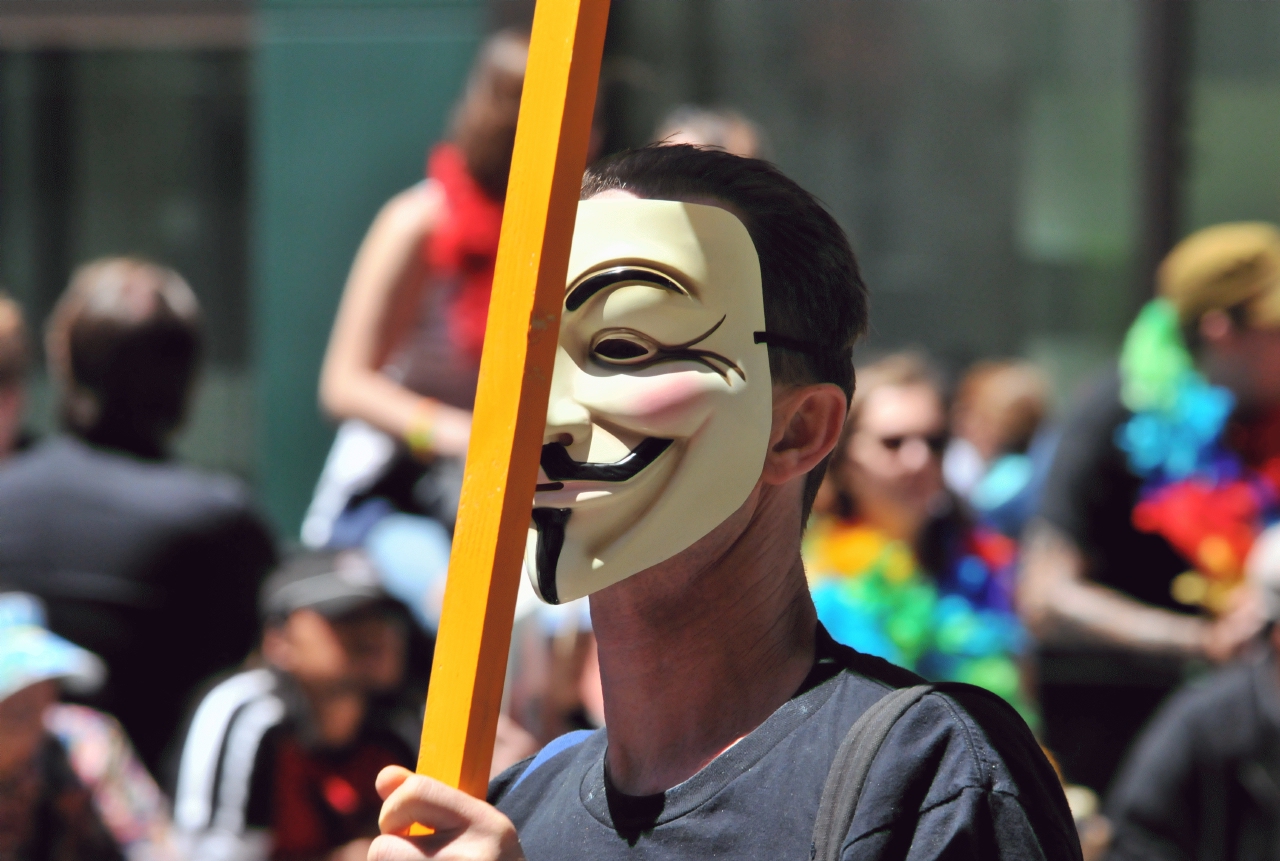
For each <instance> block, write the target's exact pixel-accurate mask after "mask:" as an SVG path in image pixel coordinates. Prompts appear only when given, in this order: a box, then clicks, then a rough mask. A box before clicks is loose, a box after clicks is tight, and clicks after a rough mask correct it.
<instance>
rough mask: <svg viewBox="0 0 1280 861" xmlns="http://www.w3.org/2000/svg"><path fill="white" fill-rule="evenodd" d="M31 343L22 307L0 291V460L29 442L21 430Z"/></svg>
mask: <svg viewBox="0 0 1280 861" xmlns="http://www.w3.org/2000/svg"><path fill="white" fill-rule="evenodd" d="M30 362H31V345H30V344H29V343H28V340H27V325H26V323H25V322H24V321H23V318H22V308H21V307H20V306H19V305H18V303H17V302H15V301H13V299H12V298H10V297H9V296H8V295H7V294H5V293H4V292H3V291H0V461H3V460H5V459H6V458H8V457H9V455H11V454H13V453H14V452H15V451H18V450H19V449H21V448H24V447H25V446H26V444H27V442H28V440H27V439H26V438H25V436H24V434H23V432H22V416H23V409H24V408H25V406H26V402H27V369H28V365H29V364H30Z"/></svg>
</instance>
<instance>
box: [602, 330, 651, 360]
mask: <svg viewBox="0 0 1280 861" xmlns="http://www.w3.org/2000/svg"><path fill="white" fill-rule="evenodd" d="M591 352H592V354H593V355H594V356H595V357H596V358H598V359H601V360H603V361H605V362H608V363H610V364H613V365H633V364H635V363H637V362H643V361H644V360H645V359H648V358H651V357H652V356H653V355H654V354H655V353H656V352H657V348H656V347H654V345H653V344H651V343H649V342H648V341H646V340H644V339H643V338H641V337H639V336H638V335H634V334H631V333H630V332H610V333H608V334H606V335H604V336H603V337H601V338H600V339H599V340H598V341H596V342H595V345H594V346H593V347H592V348H591Z"/></svg>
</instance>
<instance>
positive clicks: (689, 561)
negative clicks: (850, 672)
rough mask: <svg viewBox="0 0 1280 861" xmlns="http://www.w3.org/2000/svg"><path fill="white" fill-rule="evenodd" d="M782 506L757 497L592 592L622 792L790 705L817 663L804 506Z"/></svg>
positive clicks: (655, 784) (666, 782)
mask: <svg viewBox="0 0 1280 861" xmlns="http://www.w3.org/2000/svg"><path fill="white" fill-rule="evenodd" d="M765 495H766V497H769V496H771V494H768V493H766V494H765ZM782 502H785V500H783V501H782ZM779 504H780V501H779V500H778V499H776V498H775V499H769V498H765V499H763V500H760V499H756V500H755V504H754V505H753V504H751V503H750V502H749V503H748V505H745V506H744V507H743V509H741V510H740V511H739V512H738V514H735V515H734V518H730V520H729V521H728V522H726V523H725V524H723V525H722V527H721V528H719V529H717V530H716V532H713V533H712V534H711V535H710V536H708V537H707V538H706V539H704V540H703V541H701V542H699V543H698V544H697V545H695V546H694V547H693V548H690V551H687V552H686V553H685V554H681V555H680V556H677V557H676V558H675V559H673V560H670V561H669V562H668V563H664V564H663V565H661V566H657V567H655V568H652V569H650V570H648V571H645V572H642V573H640V574H637V575H636V576H635V577H632V578H630V579H628V580H624V581H622V582H621V583H618V584H615V585H614V586H611V587H610V588H608V589H605V590H604V591H602V592H599V593H597V594H596V595H593V596H592V599H591V612H592V621H593V627H594V628H595V632H596V638H597V641H598V644H599V652H600V675H601V684H602V686H603V690H604V701H605V717H606V721H607V725H608V735H609V749H608V753H607V755H606V766H607V768H608V773H609V779H610V782H611V783H612V784H613V786H614V787H616V788H617V789H618V790H620V791H621V792H624V793H626V794H629V795H648V794H653V793H657V792H662V791H665V790H667V789H670V788H671V787H673V786H675V785H676V784H678V783H680V782H682V781H684V780H686V779H688V778H689V777H691V776H692V775H694V774H695V773H697V772H698V771H699V770H700V769H701V768H702V767H704V766H705V765H707V763H709V762H710V761H711V760H713V759H715V757H717V756H719V755H720V754H721V753H723V752H724V751H725V750H727V749H728V748H729V747H731V746H733V744H735V743H736V742H737V741H738V740H740V739H741V738H743V737H744V736H745V735H747V734H748V733H750V732H751V731H752V730H754V729H755V728H756V727H758V726H759V725H760V724H761V723H763V722H764V721H765V719H767V718H768V717H769V715H771V714H772V713H773V712H774V711H776V710H777V709H778V708H779V707H780V706H782V705H783V704H784V703H786V702H787V700H788V699H790V698H791V697H792V696H793V695H794V694H795V692H796V690H797V689H798V688H799V687H800V685H801V683H802V682H803V681H804V678H805V676H806V675H807V674H808V672H809V670H810V668H811V667H812V664H813V655H814V634H815V628H816V616H815V613H814V609H813V602H812V601H811V600H810V598H809V592H808V587H807V584H806V582H805V577H804V568H803V566H802V564H801V562H800V552H799V549H800V548H799V543H800V532H799V529H797V528H796V526H795V523H794V517H795V509H794V508H793V509H792V514H791V517H790V518H787V517H786V516H785V512H784V513H783V515H782V516H779V512H778V511H777V510H776V509H777V507H778V506H779ZM771 508H772V509H775V510H773V511H770V509H771ZM735 518H738V523H737V524H735V523H734V519H735ZM769 524H773V526H772V527H770V525H769Z"/></svg>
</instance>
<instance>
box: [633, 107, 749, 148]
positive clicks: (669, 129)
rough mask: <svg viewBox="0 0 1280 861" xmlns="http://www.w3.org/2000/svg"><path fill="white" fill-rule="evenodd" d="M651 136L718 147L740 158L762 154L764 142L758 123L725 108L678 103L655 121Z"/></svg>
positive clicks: (656, 139)
mask: <svg viewBox="0 0 1280 861" xmlns="http://www.w3.org/2000/svg"><path fill="white" fill-rule="evenodd" d="M653 140H654V142H655V143H660V144H692V145H693V146H706V147H714V148H716V149H722V150H724V151H725V152H728V153H733V154H734V155H740V156H742V157H744V158H765V157H767V156H768V153H767V150H768V146H767V144H766V141H765V138H764V133H763V132H761V131H760V128H759V126H757V125H756V124H755V123H753V122H751V120H749V119H747V118H746V117H744V116H743V115H742V114H740V113H738V112H737V111H734V110H729V109H727V108H719V109H715V110H712V109H710V108H700V107H698V106H696V105H681V106H680V107H678V108H676V109H675V110H673V111H672V112H671V113H669V114H667V116H666V117H665V118H664V119H663V120H662V122H660V123H658V128H657V130H656V131H655V132H654V133H653Z"/></svg>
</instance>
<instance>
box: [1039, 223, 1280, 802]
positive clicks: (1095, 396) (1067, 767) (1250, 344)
mask: <svg viewBox="0 0 1280 861" xmlns="http://www.w3.org/2000/svg"><path fill="white" fill-rule="evenodd" d="M1156 282H1157V288H1158V298H1156V299H1155V300H1153V301H1151V302H1150V303H1149V304H1148V305H1147V306H1146V307H1144V308H1143V310H1142V311H1141V312H1140V313H1139V315H1138V317H1137V319H1136V321H1135V322H1134V324H1133V326H1132V328H1131V329H1130V331H1129V333H1128V335H1127V336H1126V338H1125V343H1124V347H1123V351H1122V354H1121V358H1120V362H1119V366H1118V368H1117V371H1115V372H1112V373H1111V374H1109V375H1108V377H1107V379H1106V380H1104V381H1103V382H1102V383H1101V384H1100V385H1099V386H1097V387H1096V388H1095V389H1094V390H1093V391H1092V392H1091V393H1090V394H1089V396H1088V397H1087V399H1086V400H1085V401H1084V402H1083V403H1082V404H1081V405H1080V407H1079V409H1078V410H1077V412H1076V414H1075V415H1074V416H1073V417H1072V418H1071V419H1070V420H1069V421H1068V422H1067V423H1066V425H1065V427H1064V429H1063V437H1062V442H1061V444H1060V445H1059V448H1058V452H1057V454H1056V456H1055V460H1054V464H1053V467H1052V469H1051V472H1050V475H1049V478H1048V481H1047V483H1046V486H1045V490H1044V495H1043V499H1042V502H1041V507H1040V513H1039V517H1038V519H1037V520H1036V521H1035V522H1034V523H1033V524H1032V525H1031V526H1030V527H1029V531H1028V535H1027V537H1026V540H1025V543H1024V556H1023V559H1024V567H1023V573H1022V579H1021V587H1020V588H1021V594H1020V608H1021V610H1022V613H1023V616H1024V618H1025V620H1026V623H1027V625H1028V627H1029V628H1030V629H1031V631H1032V632H1033V634H1035V635H1036V637H1037V638H1038V640H1039V641H1040V647H1039V654H1038V658H1039V660H1038V671H1039V683H1040V700H1041V706H1042V710H1043V713H1044V717H1045V742H1046V744H1047V745H1048V746H1049V747H1050V748H1051V749H1052V750H1053V751H1054V753H1055V754H1056V755H1057V756H1058V758H1059V761H1060V762H1061V764H1062V768H1063V771H1064V772H1065V773H1066V775H1067V778H1068V779H1070V780H1073V781H1075V782H1078V783H1084V784H1086V785H1088V786H1090V787H1092V788H1094V789H1095V790H1097V791H1099V792H1101V791H1104V790H1105V789H1106V787H1107V785H1108V783H1109V782H1110V780H1111V777H1112V774H1113V772H1114V770H1115V768H1116V766H1117V765H1118V763H1119V761H1120V759H1121V757H1122V756H1123V754H1124V752H1125V750H1126V748H1127V747H1128V746H1129V744H1130V742H1131V741H1132V739H1133V738H1134V737H1135V736H1136V734H1137V733H1138V731H1139V729H1140V728H1141V727H1142V725H1143V724H1144V723H1145V722H1146V720H1147V719H1148V718H1149V717H1150V716H1151V714H1152V712H1153V711H1154V710H1155V708H1156V707H1157V705H1158V704H1159V703H1160V701H1161V700H1162V699H1163V698H1164V697H1165V696H1166V695H1167V694H1168V693H1169V692H1170V691H1172V690H1173V689H1174V688H1175V687H1176V686H1177V685H1178V684H1179V683H1180V682H1181V680H1182V679H1183V677H1184V673H1185V672H1186V671H1187V670H1188V669H1189V668H1191V667H1193V666H1194V663H1195V662H1197V661H1205V660H1208V661H1213V662H1220V661H1225V660H1228V659H1230V658H1231V657H1233V656H1234V655H1236V654H1237V653H1238V652H1239V651H1240V649H1241V648H1242V647H1243V646H1244V645H1245V644H1247V643H1249V642H1250V641H1251V640H1252V639H1253V637H1254V636H1255V634H1256V633H1257V632H1258V629H1259V626H1260V625H1261V624H1262V619H1261V615H1260V613H1259V611H1258V605H1257V601H1256V597H1255V596H1253V594H1252V593H1251V592H1250V591H1249V590H1248V589H1243V588H1238V587H1239V585H1240V582H1241V579H1242V572H1243V565H1244V560H1245V558H1246V556H1247V555H1248V553H1249V549H1250V547H1251V545H1252V543H1253V540H1254V538H1255V536H1256V535H1257V533H1258V531H1259V530H1260V529H1261V528H1262V526H1263V525H1264V524H1266V523H1269V522H1272V521H1274V520H1275V519H1276V518H1277V517H1278V516H1280V509H1278V508H1277V505H1276V501H1277V500H1278V499H1280V460H1278V459H1277V458H1280V231H1277V230H1276V228H1275V227H1273V226H1272V225H1269V224H1261V223H1237V224H1224V225H1218V226H1215V227H1210V228H1206V229H1204V230H1201V231H1199V232H1197V233H1195V234H1192V235H1191V236H1189V237H1188V238H1186V239H1184V240H1183V241H1182V242H1181V243H1179V244H1178V246H1177V247H1175V248H1174V249H1173V251H1171V252H1170V253H1169V255H1168V256H1167V257H1166V258H1165V260H1164V261H1163V263H1162V264H1161V266H1160V268H1159V270H1158V272H1157V275H1156Z"/></svg>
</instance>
